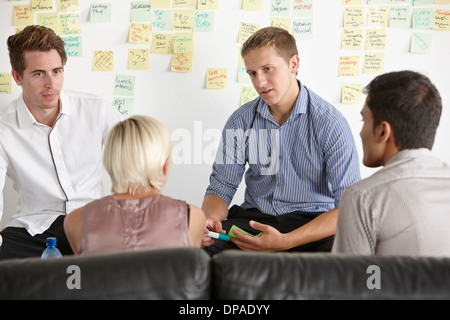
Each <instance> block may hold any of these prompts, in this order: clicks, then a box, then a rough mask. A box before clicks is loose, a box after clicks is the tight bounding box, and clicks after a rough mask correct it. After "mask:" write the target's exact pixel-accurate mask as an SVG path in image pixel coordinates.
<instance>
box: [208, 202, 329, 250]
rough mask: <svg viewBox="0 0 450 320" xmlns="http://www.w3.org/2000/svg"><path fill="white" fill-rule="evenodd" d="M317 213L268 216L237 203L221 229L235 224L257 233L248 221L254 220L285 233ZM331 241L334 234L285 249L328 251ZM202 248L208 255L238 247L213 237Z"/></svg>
mask: <svg viewBox="0 0 450 320" xmlns="http://www.w3.org/2000/svg"><path fill="white" fill-rule="evenodd" d="M319 214H320V213H310V212H292V213H288V214H284V215H281V216H270V215H267V214H263V213H261V212H260V211H259V210H258V209H243V208H241V207H240V206H238V205H234V206H232V207H231V208H230V210H229V212H228V218H227V219H226V220H225V221H223V222H222V229H224V230H225V231H226V232H227V233H228V231H229V230H230V229H231V227H232V226H233V225H236V226H238V227H239V228H241V229H243V230H245V231H247V232H249V233H251V234H258V233H260V232H261V231H259V230H255V229H253V228H252V227H250V225H249V221H250V220H254V221H257V222H260V223H263V224H268V225H270V226H272V227H274V228H276V229H277V230H278V231H280V232H281V233H287V232H290V231H293V230H295V229H297V228H299V227H301V226H303V225H304V224H306V223H308V222H310V221H311V220H313V219H314V218H316V217H317V216H318V215H319ZM333 241H334V236H330V237H327V238H323V239H320V240H318V241H314V242H311V243H307V244H304V245H301V246H298V247H294V248H291V249H289V250H287V251H292V252H330V251H331V248H332V247H333ZM204 249H205V250H206V252H208V253H209V254H210V255H214V254H216V253H219V252H221V251H222V250H225V249H239V247H238V246H236V245H235V244H234V243H232V242H230V241H224V240H218V239H214V244H213V245H211V246H209V247H205V248H204Z"/></svg>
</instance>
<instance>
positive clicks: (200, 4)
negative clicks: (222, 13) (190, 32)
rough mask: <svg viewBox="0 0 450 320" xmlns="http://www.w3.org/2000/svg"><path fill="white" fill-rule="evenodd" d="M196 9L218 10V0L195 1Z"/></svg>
mask: <svg viewBox="0 0 450 320" xmlns="http://www.w3.org/2000/svg"><path fill="white" fill-rule="evenodd" d="M197 9H199V10H214V9H219V0H197Z"/></svg>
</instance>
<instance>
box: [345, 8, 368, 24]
mask: <svg viewBox="0 0 450 320" xmlns="http://www.w3.org/2000/svg"><path fill="white" fill-rule="evenodd" d="M362 27H364V7H345V8H344V28H362Z"/></svg>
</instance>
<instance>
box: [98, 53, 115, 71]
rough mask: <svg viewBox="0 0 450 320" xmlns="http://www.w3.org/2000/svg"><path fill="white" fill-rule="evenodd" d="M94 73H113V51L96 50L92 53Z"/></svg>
mask: <svg viewBox="0 0 450 320" xmlns="http://www.w3.org/2000/svg"><path fill="white" fill-rule="evenodd" d="M93 70H94V71H113V70H114V51H110V50H98V51H94V62H93Z"/></svg>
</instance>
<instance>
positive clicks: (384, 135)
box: [376, 121, 394, 143]
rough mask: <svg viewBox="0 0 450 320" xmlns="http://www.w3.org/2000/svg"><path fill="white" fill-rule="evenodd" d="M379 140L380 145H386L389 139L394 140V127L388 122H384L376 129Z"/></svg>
mask: <svg viewBox="0 0 450 320" xmlns="http://www.w3.org/2000/svg"><path fill="white" fill-rule="evenodd" d="M376 134H377V140H378V142H380V143H386V142H388V141H389V139H392V138H393V137H394V136H393V134H394V131H393V130H392V126H391V124H390V123H389V122H387V121H382V122H381V123H380V124H379V125H378V126H377V129H376Z"/></svg>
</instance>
